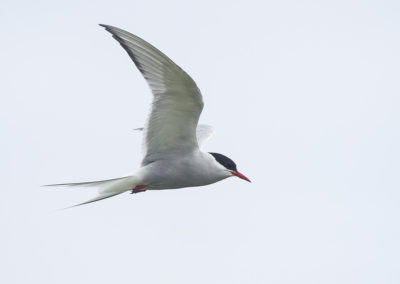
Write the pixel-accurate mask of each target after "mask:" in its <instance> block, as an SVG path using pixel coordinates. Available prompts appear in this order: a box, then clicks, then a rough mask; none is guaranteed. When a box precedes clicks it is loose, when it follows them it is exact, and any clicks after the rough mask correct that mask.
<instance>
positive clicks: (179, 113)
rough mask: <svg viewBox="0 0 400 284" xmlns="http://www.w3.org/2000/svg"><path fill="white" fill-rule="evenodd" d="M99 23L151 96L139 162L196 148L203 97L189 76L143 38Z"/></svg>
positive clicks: (148, 161)
mask: <svg viewBox="0 0 400 284" xmlns="http://www.w3.org/2000/svg"><path fill="white" fill-rule="evenodd" d="M101 26H102V27H104V28H106V30H107V31H109V32H110V33H111V34H112V35H113V37H114V38H115V39H116V40H117V41H118V42H119V43H120V44H121V46H122V47H123V48H124V49H125V50H126V52H127V53H128V54H129V56H130V57H131V59H132V60H133V62H134V63H135V65H136V67H137V68H138V69H139V71H140V72H141V73H142V75H143V77H144V78H145V79H146V81H147V83H148V84H149V86H150V88H151V90H152V93H153V95H154V98H153V103H152V108H151V111H150V115H149V118H148V121H147V125H146V127H145V128H144V137H143V144H144V158H143V161H142V165H146V164H148V163H151V162H153V161H155V160H158V159H161V158H163V157H165V156H167V155H170V154H175V153H184V152H188V151H193V150H194V149H196V148H198V143H197V138H196V126H197V123H198V120H199V116H200V113H201V111H202V109H203V99H202V96H201V93H200V90H199V89H198V88H197V86H196V83H195V82H194V81H193V79H192V78H190V76H189V75H188V74H187V73H186V72H185V71H183V70H182V69H181V68H180V67H179V66H178V65H176V64H175V63H174V62H173V61H172V60H171V59H169V58H168V57H167V56H166V55H165V54H163V53H162V52H161V51H159V50H158V49H157V48H155V47H154V46H152V45H151V44H149V43H148V42H146V41H144V40H143V39H141V38H139V37H137V36H135V35H133V34H131V33H128V32H126V31H124V30H121V29H119V28H116V27H112V26H106V25H101Z"/></svg>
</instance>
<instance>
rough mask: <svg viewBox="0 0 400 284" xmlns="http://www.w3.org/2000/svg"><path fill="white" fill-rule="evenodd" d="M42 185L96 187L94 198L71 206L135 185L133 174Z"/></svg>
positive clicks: (96, 199)
mask: <svg viewBox="0 0 400 284" xmlns="http://www.w3.org/2000/svg"><path fill="white" fill-rule="evenodd" d="M44 186H77V187H79V186H80V187H97V190H98V195H97V196H96V197H95V198H93V199H89V200H88V201H86V202H83V203H80V204H77V205H74V206H72V207H75V206H79V205H84V204H88V203H91V202H95V201H99V200H102V199H106V198H109V197H112V196H115V195H118V194H121V193H123V192H125V191H128V190H131V189H133V188H134V187H135V178H134V177H133V176H126V177H121V178H115V179H108V180H99V181H90V182H78V183H60V184H48V185H44Z"/></svg>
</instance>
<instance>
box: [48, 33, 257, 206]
mask: <svg viewBox="0 0 400 284" xmlns="http://www.w3.org/2000/svg"><path fill="white" fill-rule="evenodd" d="M100 26H102V27H104V28H105V29H106V30H107V31H108V32H110V33H111V34H112V36H113V37H114V39H116V40H117V41H118V42H119V43H120V45H121V46H122V47H123V48H124V49H125V51H126V52H127V53H128V55H129V57H130V58H131V59H132V61H133V62H134V63H135V65H136V67H137V68H138V69H139V71H140V72H141V73H142V75H143V77H144V78H145V80H146V81H147V83H148V85H149V86H150V89H151V91H152V93H153V102H152V107H151V110H150V114H149V117H148V120H147V125H146V126H145V127H144V128H141V129H139V130H142V131H143V148H144V149H143V160H142V163H141V167H140V168H139V170H137V171H136V172H135V173H134V174H133V175H129V176H125V177H120V178H115V179H110V180H101V181H92V182H81V183H65V184H52V185H49V186H95V187H97V188H98V195H97V196H96V197H95V198H93V199H90V200H88V201H86V202H84V203H81V204H78V205H82V204H87V203H90V202H94V201H98V200H101V199H105V198H109V197H112V196H115V195H117V194H120V193H123V192H126V191H131V192H132V193H139V192H143V191H146V190H160V189H175V188H183V187H193V186H203V185H208V184H212V183H215V182H217V181H220V180H223V179H225V178H228V177H232V176H236V177H239V178H241V179H244V180H246V181H248V182H250V180H249V179H248V178H247V177H246V176H244V175H243V174H241V173H240V172H239V171H238V170H237V168H236V164H235V163H234V162H233V161H232V160H231V159H229V158H228V157H226V156H224V155H222V154H218V153H207V152H203V151H201V150H200V148H199V147H200V146H201V145H202V143H204V141H205V140H207V139H208V138H209V137H210V135H211V133H212V131H213V130H212V127H211V126H208V125H201V124H200V125H198V121H199V117H200V113H201V111H202V109H203V98H202V95H201V93H200V90H199V89H198V87H197V86H196V83H195V82H194V81H193V79H192V78H191V77H190V76H189V75H188V74H187V73H186V72H185V71H183V70H182V69H181V68H180V67H179V66H178V65H176V64H175V63H174V62H173V61H172V60H171V59H170V58H168V57H167V56H166V55H165V54H163V53H162V52H161V51H160V50H158V49H157V48H155V47H154V46H152V45H151V44H150V43H148V42H146V41H144V40H143V39H141V38H139V37H137V36H135V35H133V34H131V33H129V32H127V31H124V30H122V29H119V28H116V27H113V26H108V25H100Z"/></svg>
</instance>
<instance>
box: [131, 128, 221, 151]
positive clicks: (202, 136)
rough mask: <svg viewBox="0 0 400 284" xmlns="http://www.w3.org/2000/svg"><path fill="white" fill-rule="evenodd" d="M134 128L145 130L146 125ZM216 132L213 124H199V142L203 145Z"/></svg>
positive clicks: (197, 133) (197, 134) (197, 132)
mask: <svg viewBox="0 0 400 284" xmlns="http://www.w3.org/2000/svg"><path fill="white" fill-rule="evenodd" d="M134 130H138V131H143V130H144V127H139V128H135V129H134ZM213 132H214V128H213V127H212V126H211V125H207V124H199V125H197V129H196V136H197V144H198V145H199V147H201V146H202V145H203V144H204V143H205V142H206V141H207V140H208V139H210V137H211V135H212V134H213Z"/></svg>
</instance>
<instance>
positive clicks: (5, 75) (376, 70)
mask: <svg viewBox="0 0 400 284" xmlns="http://www.w3.org/2000/svg"><path fill="white" fill-rule="evenodd" d="M399 12H400V4H399V2H398V1H356V0H350V1H340V0H339V1H303V0H301V1H290V0H284V1H253V0H249V1H196V2H195V1H175V0H173V1H160V0H159V1H156V0H150V1H122V0H121V1H120V0H116V1H113V2H112V3H111V2H110V1H96V2H91V1H77V0H71V1H46V0H44V1H40V0H39V1H5V2H4V3H3V4H2V9H1V10H0V24H1V26H2V44H1V45H0V60H1V64H0V78H1V84H0V129H1V133H2V136H1V139H0V156H1V159H0V171H1V180H0V187H1V193H2V198H1V199H0V227H1V234H0V252H1V253H0V267H2V269H1V270H2V271H1V273H0V282H1V283H61V284H62V283H99V284H101V283H142V284H150V283H174V284H177V283H178V284H179V283H194V284H196V283H277V284H286V283H307V284H313V283H328V284H329V283H351V284H355V283H363V284H366V283H385V284H391V283H399V282H400V259H399V255H400V243H399V239H400V226H399V216H400V207H399V203H400V191H399V189H400V179H399V170H400V150H399V145H400V127H399V125H400V124H399V123H400V112H399V107H400V83H399V76H400V67H399V66H400V52H399V50H400V38H399V32H400V17H399ZM97 24H109V25H113V26H117V27H120V28H123V29H126V30H128V31H130V32H132V33H134V34H136V35H138V36H140V37H142V38H144V39H145V40H147V41H149V42H150V43H152V44H153V45H155V46H156V47H157V48H159V49H160V50H162V51H163V52H164V53H165V54H167V55H168V56H169V57H170V58H172V59H173V60H174V61H175V62H176V63H177V64H178V65H179V66H181V67H182V68H183V69H184V70H185V71H186V72H187V73H189V74H190V75H191V76H192V78H193V79H194V80H195V81H196V83H197V85H198V86H199V88H200V90H201V91H202V94H203V98H204V102H205V107H204V110H203V113H202V116H201V118H200V122H201V123H205V124H211V125H213V126H214V128H215V133H214V135H213V137H212V138H211V139H210V140H209V141H208V142H207V145H205V148H204V150H206V151H209V152H218V153H222V154H224V155H227V156H228V157H230V158H232V159H233V160H234V161H235V162H236V164H237V165H238V169H239V171H241V172H242V173H244V174H245V175H246V176H248V177H249V178H250V179H251V180H252V183H251V184H249V183H247V182H245V181H243V180H240V179H237V178H230V179H227V180H224V181H222V182H219V183H216V184H213V185H210V186H206V187H198V188H187V189H179V190H165V191H153V192H152V191H147V192H145V193H141V194H136V195H130V194H128V193H126V194H121V195H119V196H116V197H113V198H110V199H107V200H104V201H101V202H98V203H95V204H90V205H87V206H81V207H77V208H73V209H67V210H59V209H62V208H64V207H67V206H70V205H73V204H76V203H80V202H83V201H85V200H86V199H88V198H89V197H90V196H91V194H92V193H91V192H90V191H88V190H87V189H64V188H63V189H59V188H57V189H55V188H51V189H49V188H43V187H40V185H43V184H49V183H62V182H78V181H90V180H99V179H108V178H114V177H120V176H124V175H126V174H127V173H131V172H133V171H134V170H136V169H137V168H138V167H139V165H140V162H141V154H140V148H141V134H140V133H139V132H135V131H133V129H134V128H138V127H141V126H143V124H144V122H145V118H146V115H147V111H148V106H149V105H150V103H151V93H150V90H149V88H148V86H147V85H146V83H145V81H144V79H143V78H142V76H141V74H140V73H139V71H137V70H136V68H135V66H134V64H133V63H132V62H131V60H130V59H129V57H128V55H127V54H126V53H125V51H124V50H123V49H122V48H121V47H120V46H119V45H118V43H117V42H116V41H115V40H114V39H112V37H111V36H110V34H109V33H107V32H106V31H105V30H104V29H102V28H101V27H99V26H98V25H97Z"/></svg>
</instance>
